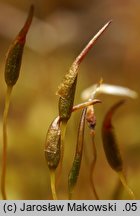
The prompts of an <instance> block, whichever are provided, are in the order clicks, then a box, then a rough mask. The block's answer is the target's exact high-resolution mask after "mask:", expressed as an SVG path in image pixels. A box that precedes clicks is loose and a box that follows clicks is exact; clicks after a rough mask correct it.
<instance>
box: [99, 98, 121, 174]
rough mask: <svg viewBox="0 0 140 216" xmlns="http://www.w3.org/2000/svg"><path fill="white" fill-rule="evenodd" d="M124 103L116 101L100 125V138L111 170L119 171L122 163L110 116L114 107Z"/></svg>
mask: <svg viewBox="0 0 140 216" xmlns="http://www.w3.org/2000/svg"><path fill="white" fill-rule="evenodd" d="M123 103H124V100H121V101H119V102H118V103H116V104H115V105H114V106H113V107H112V108H111V109H110V110H109V111H108V113H107V114H106V116H105V119H104V122H103V127H102V139H103V147H104V151H105V154H106V158H107V161H108V163H109V165H110V166H111V167H112V169H113V170H115V171H117V172H119V171H122V169H123V163H122V158H121V154H120V151H119V147H118V144H117V142H116V138H115V134H114V129H113V126H112V116H113V114H114V112H115V111H116V109H117V108H118V107H119V106H120V105H122V104H123Z"/></svg>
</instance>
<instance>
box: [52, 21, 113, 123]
mask: <svg viewBox="0 0 140 216" xmlns="http://www.w3.org/2000/svg"><path fill="white" fill-rule="evenodd" d="M110 23H111V21H109V22H108V23H107V24H106V25H104V26H103V28H101V30H100V31H99V32H98V33H97V34H96V35H95V36H94V37H93V38H92V39H91V40H90V41H89V43H88V44H87V46H86V47H85V48H84V49H83V50H82V52H81V53H80V54H79V55H78V57H77V58H76V59H75V61H74V62H73V64H72V66H71V68H70V70H69V71H68V73H67V74H66V75H65V77H64V79H63V81H62V83H61V84H60V85H59V86H58V91H57V93H56V94H57V95H59V96H60V99H59V116H60V118H61V119H62V120H66V121H68V119H69V118H70V116H71V112H72V107H73V102H74V97H75V90H76V83H77V76H78V68H79V65H80V63H81V62H82V60H83V59H84V57H85V56H86V55H87V53H88V52H89V50H90V49H91V48H92V47H93V45H94V44H95V42H96V41H97V39H98V38H99V37H100V36H101V35H102V33H103V32H104V31H105V30H106V28H107V27H108V26H109V24H110Z"/></svg>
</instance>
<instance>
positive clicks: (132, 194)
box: [118, 172, 135, 200]
mask: <svg viewBox="0 0 140 216" xmlns="http://www.w3.org/2000/svg"><path fill="white" fill-rule="evenodd" d="M118 174H119V177H120V180H121V182H122V185H123V186H124V188H125V190H126V191H127V192H128V194H129V195H130V197H131V199H132V200H135V195H134V193H133V191H132V190H131V188H130V187H129V186H128V184H127V181H126V178H125V176H124V174H123V172H118Z"/></svg>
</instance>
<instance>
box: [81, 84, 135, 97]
mask: <svg viewBox="0 0 140 216" xmlns="http://www.w3.org/2000/svg"><path fill="white" fill-rule="evenodd" d="M98 94H109V95H117V96H125V97H130V98H132V99H136V98H137V97H138V93H137V92H136V91H134V90H131V89H129V88H126V87H123V86H117V85H110V84H100V85H99V84H94V85H92V86H90V87H89V88H87V89H85V90H84V91H83V92H82V93H81V98H82V100H88V99H93V98H94V97H95V95H96V96H97V95H98Z"/></svg>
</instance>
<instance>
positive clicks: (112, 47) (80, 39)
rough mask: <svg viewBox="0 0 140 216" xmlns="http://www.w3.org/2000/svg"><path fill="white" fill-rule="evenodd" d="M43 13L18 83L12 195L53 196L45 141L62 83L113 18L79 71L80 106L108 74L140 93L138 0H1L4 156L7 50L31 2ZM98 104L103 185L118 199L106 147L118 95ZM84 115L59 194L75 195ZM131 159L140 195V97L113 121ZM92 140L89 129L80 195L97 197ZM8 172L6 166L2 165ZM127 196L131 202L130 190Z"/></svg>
mask: <svg viewBox="0 0 140 216" xmlns="http://www.w3.org/2000/svg"><path fill="white" fill-rule="evenodd" d="M31 3H33V4H34V6H35V17H34V20H33V23H32V26H31V29H30V31H29V33H28V37H27V43H26V47H25V50H24V55H23V61H22V67H21V73H20V78H19V80H18V82H17V84H16V86H15V87H14V90H13V92H12V93H13V94H12V100H11V106H10V112H9V117H8V163H7V178H6V184H7V194H8V198H9V199H34V200H35V199H51V193H50V180H49V172H48V168H47V164H46V161H45V158H44V142H45V137H46V132H47V129H48V127H49V124H50V123H51V121H52V120H53V119H54V118H55V117H56V116H57V115H58V105H57V103H58V96H56V95H55V92H56V90H57V86H58V84H59V83H60V82H61V80H62V78H63V76H64V74H65V73H66V72H67V71H68V69H69V67H70V65H71V64H72V62H73V60H74V59H75V57H76V56H77V55H78V54H79V52H80V51H81V50H82V48H83V47H84V46H85V44H86V43H87V42H88V41H89V39H90V38H91V37H92V36H93V35H94V34H95V33H96V32H97V31H98V30H99V29H100V28H101V27H102V26H103V25H104V24H105V23H106V22H107V21H108V20H110V19H112V20H113V22H112V24H111V26H110V27H109V28H108V30H107V31H106V32H105V33H104V34H103V35H102V37H101V38H100V40H99V41H98V42H97V44H96V45H95V47H94V48H93V49H92V50H91V51H90V53H89V54H88V55H87V56H86V58H85V59H84V61H83V62H82V64H81V65H80V68H79V77H78V83H77V84H78V85H77V90H76V97H75V104H77V103H79V102H82V100H81V98H80V94H81V92H82V91H83V90H84V89H85V88H87V87H88V86H90V85H92V84H94V83H97V82H98V81H99V79H100V77H103V79H104V82H105V83H110V84H114V85H122V86H125V87H129V88H131V89H133V90H135V91H137V92H138V93H139V92H140V42H139V41H140V13H139V11H140V2H139V1H137V0H128V1H120V0H117V1H111V0H106V1H103V0H99V1H97V0H86V1H84V0H77V1H75V0H67V1H65V0H34V1H33V0H32V1H31V0H3V1H2V0H0V143H1V145H0V158H1V152H2V114H3V108H4V97H5V91H6V85H5V83H4V78H3V77H4V76H3V73H4V64H5V55H6V52H7V49H8V47H9V45H10V43H11V41H12V40H13V39H14V37H15V36H16V35H17V33H18V32H19V30H20V28H21V27H22V25H23V23H24V20H25V19H26V16H27V13H28V10H29V6H30V4H31ZM99 98H100V99H101V100H102V104H99V105H96V108H95V111H96V118H97V126H96V146H97V151H98V159H97V165H96V170H95V185H96V189H97V192H98V194H99V197H100V199H111V197H112V195H113V193H114V192H115V190H116V185H117V184H118V177H117V175H116V173H114V171H113V170H112V169H111V168H110V167H109V165H108V164H107V161H106V159H105V155H104V152H103V148H102V139H101V126H102V121H103V118H104V115H105V113H106V111H107V110H108V109H109V107H110V106H111V105H113V104H114V103H115V102H116V101H118V100H119V99H120V97H117V96H107V95H101V96H100V97H99ZM79 117H80V112H77V113H74V114H73V115H72V118H71V119H70V121H69V124H68V128H67V134H66V140H65V145H66V147H65V158H64V164H63V174H62V177H61V181H60V184H59V186H58V187H57V192H58V197H59V198H60V199H67V178H68V173H69V170H70V167H71V165H72V158H73V156H74V151H75V144H76V139H77V137H76V132H77V127H78V121H79ZM113 123H114V127H115V131H116V135H117V139H118V142H119V144H120V148H121V152H122V156H123V159H124V166H125V172H126V175H127V179H128V183H129V185H130V186H131V188H132V189H133V191H134V193H135V195H136V198H137V199H140V131H139V130H140V126H139V124H140V100H139V98H138V99H136V100H131V99H127V100H126V103H125V105H124V106H123V107H121V108H120V109H119V110H118V111H117V113H116V114H115V116H114V119H113ZM91 161H92V143H91V140H90V136H89V131H88V128H87V129H86V135H85V147H84V155H83V160H82V167H81V171H80V176H79V179H78V184H77V187H76V192H75V195H74V199H94V196H93V194H92V191H91V188H90V184H89V172H90V164H91ZM0 170H1V169H0ZM119 198H120V199H129V197H128V195H127V194H126V193H125V192H124V191H122V193H121V195H120V197H119Z"/></svg>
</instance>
